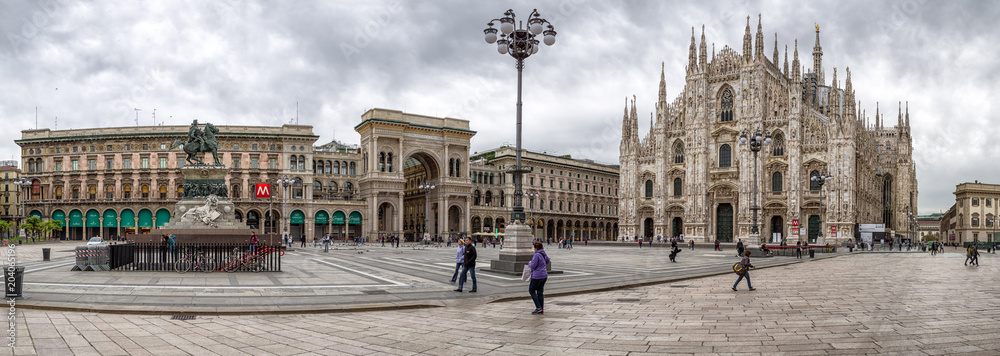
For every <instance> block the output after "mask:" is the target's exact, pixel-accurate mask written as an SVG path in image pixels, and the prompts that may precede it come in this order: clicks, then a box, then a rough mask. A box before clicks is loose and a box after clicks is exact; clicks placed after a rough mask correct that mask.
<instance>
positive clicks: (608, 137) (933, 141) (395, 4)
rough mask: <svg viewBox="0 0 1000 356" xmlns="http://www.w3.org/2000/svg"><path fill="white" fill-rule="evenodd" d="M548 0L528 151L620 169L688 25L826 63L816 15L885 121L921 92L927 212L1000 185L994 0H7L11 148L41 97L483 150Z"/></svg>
mask: <svg viewBox="0 0 1000 356" xmlns="http://www.w3.org/2000/svg"><path fill="white" fill-rule="evenodd" d="M536 7H537V8H538V10H539V12H541V13H542V15H543V16H544V17H546V18H547V19H548V20H550V21H551V22H552V23H553V24H554V25H555V27H556V31H558V33H559V34H558V36H557V41H556V44H555V46H552V47H543V48H542V49H541V51H540V52H539V53H538V54H537V55H535V56H532V57H531V58H529V59H528V60H527V66H526V68H525V71H524V75H525V77H524V79H525V81H524V120H525V121H524V130H525V131H524V142H525V143H524V145H525V148H528V149H531V150H537V151H546V152H549V153H558V154H572V155H573V156H574V157H583V158H590V159H594V160H596V161H598V162H604V163H612V164H616V163H617V161H618V142H619V139H620V136H619V135H620V131H621V123H620V120H621V112H622V105H623V101H624V98H625V97H626V96H631V95H633V94H634V95H636V96H637V98H638V104H639V108H640V109H639V112H640V117H646V116H648V115H649V112H650V111H652V110H653V101H654V100H655V98H656V95H657V83H658V81H659V74H660V63H661V62H665V65H666V78H667V91H668V96H669V97H670V98H673V97H674V96H676V95H677V93H678V92H680V90H681V88H682V86H683V80H684V66H685V65H686V64H687V54H688V44H689V41H690V37H691V27H692V26H695V27H698V28H699V29H700V27H701V25H703V24H704V25H705V28H706V32H707V39H708V42H710V43H714V44H715V47H716V49H717V50H721V49H722V47H723V46H725V45H729V46H731V47H734V48H737V49H739V48H741V46H742V36H743V31H744V26H745V25H746V17H747V16H751V17H752V18H753V22H752V27H753V29H754V31H755V30H756V25H757V14H762V15H763V28H764V32H765V34H766V35H765V36H764V37H765V41H764V43H765V49H766V50H765V53H767V54H768V56H770V54H771V51H772V49H773V46H774V34H775V33H777V34H778V43H779V46H780V48H781V50H782V52H784V46H785V45H788V46H789V49H791V47H792V44H793V41H794V40H795V39H799V40H800V42H801V43H800V44H799V50H800V55H801V56H802V57H801V59H802V61H803V64H804V65H806V66H811V64H809V63H811V55H810V54H809V53H810V52H811V48H812V46H813V42H814V41H813V38H814V27H813V24H814V23H818V24H819V25H820V26H821V30H822V45H823V51H824V57H823V64H824V66H825V67H826V71H827V73H831V72H832V68H833V67H837V68H838V70H839V71H840V72H841V73H843V71H842V68H844V67H847V66H849V67H850V68H851V71H852V74H853V75H852V79H853V82H854V88H855V89H856V91H857V93H858V97H859V99H860V100H861V102H862V106H863V107H864V108H865V109H867V111H868V113H869V115H872V113H873V112H874V111H875V102H876V101H878V102H880V103H882V108H883V109H889V110H890V112H889V113H887V115H886V116H887V117H891V118H892V119H891V120H890V122H891V123H895V120H894V118H895V112H894V111H893V110H895V108H896V106H897V102H899V101H909V105H910V116H911V124H912V126H913V135H914V149H915V153H914V159H915V160H916V162H917V179H918V180H919V184H920V213H922V214H923V213H933V212H939V211H941V210H943V209H947V207H948V206H950V205H951V204H952V203H953V196H952V194H951V192H952V191H953V190H954V187H955V185H956V184H958V183H961V182H969V181H973V180H977V179H978V180H980V181H987V182H993V183H1000V182H998V181H997V180H996V178H995V177H997V176H998V174H1000V168H998V167H1000V164H997V163H994V162H1000V145H997V144H996V143H993V144H989V143H988V142H996V140H997V138H998V137H1000V125H998V124H991V121H989V120H990V119H991V117H992V118H995V117H996V116H995V115H993V114H992V113H993V112H994V111H993V110H992V109H993V108H995V107H996V104H994V101H995V100H989V95H990V94H989V93H998V92H1000V90H998V89H1000V80H998V79H1000V78H998V77H1000V76H998V73H1000V68H998V66H1000V61H997V60H996V58H998V55H1000V53H998V52H1000V50H998V48H1000V46H997V44H998V43H1000V31H997V29H996V24H995V22H996V21H995V20H996V19H997V18H1000V6H998V5H997V3H994V2H979V1H949V2H944V1H927V0H898V1H884V2H881V1H880V2H870V1H839V2H829V3H828V4H819V3H818V2H800V1H789V2H775V1H763V2H761V1H691V2H672V1H671V2H668V1H629V2H621V1H597V0H561V1H541V2H539V1H509V2H499V1H487V2H481V1H480V2H472V1H433V2H432V1H351V2H347V1H315V2H312V1H294V2H292V1H251V0H218V1H183V0H177V1H76V0H41V1H27V0H10V1H3V2H0V30H2V31H3V34H4V36H3V38H2V40H0V117H2V118H3V122H4V123H5V124H6V126H7V127H8V129H7V130H2V131H0V159H11V158H13V159H17V158H18V157H19V153H18V152H19V150H18V148H17V146H16V145H15V144H14V143H13V140H15V139H17V138H19V137H20V133H19V130H22V129H30V128H34V127H36V119H35V118H36V114H35V112H36V107H37V112H38V115H37V116H38V119H37V127H39V128H58V129H71V128H72V129H78V128H92V127H109V126H132V125H136V111H134V110H133V109H134V108H139V109H141V111H139V112H138V125H143V126H148V125H153V124H154V118H153V115H152V114H153V111H154V109H155V112H156V117H155V124H161V123H162V124H164V125H187V124H188V123H190V122H191V120H192V119H199V120H201V121H202V122H213V123H216V124H223V125H242V124H246V125H281V124H284V123H288V122H289V121H290V120H292V119H293V118H295V116H296V103H298V120H299V123H300V124H306V125H313V126H314V131H315V133H316V134H317V135H319V136H320V143H322V142H328V141H330V140H331V139H337V140H340V141H344V142H347V143H357V142H358V141H359V138H358V136H357V134H356V133H355V132H354V131H353V127H354V125H356V124H357V123H358V122H359V118H360V115H361V114H362V113H363V112H364V111H365V110H367V109H369V108H372V107H381V108H391V109H399V110H403V111H406V112H411V113H418V114H425V115H433V116H451V117H457V118H462V119H467V120H470V121H471V125H472V128H473V129H474V130H476V131H478V132H479V134H477V135H476V137H475V139H474V141H473V151H479V150H484V149H488V148H491V147H495V146H498V145H501V144H504V143H513V137H514V132H513V122H514V108H515V107H514V102H515V93H516V91H515V90H516V71H515V69H514V60H513V59H512V58H510V57H509V56H501V55H499V54H498V53H497V52H496V47H495V46H494V45H488V44H486V43H485V42H484V41H483V33H482V29H483V28H485V25H486V23H487V22H488V21H489V20H490V19H492V18H497V17H500V16H501V15H502V13H503V11H504V10H506V9H508V8H512V9H514V10H515V12H516V13H517V15H518V18H519V19H526V18H527V15H528V14H529V13H530V12H531V9H532V8H536ZM709 47H710V48H709V49H711V46H709ZM789 57H791V55H789ZM827 77H828V80H829V77H830V75H829V74H828V75H827ZM57 117H58V120H56V118H57ZM640 122H641V123H640V129H641V130H648V121H646V120H644V119H643V120H640ZM990 137H993V139H990ZM991 140H992V141H991Z"/></svg>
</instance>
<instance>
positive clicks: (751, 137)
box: [740, 127, 771, 243]
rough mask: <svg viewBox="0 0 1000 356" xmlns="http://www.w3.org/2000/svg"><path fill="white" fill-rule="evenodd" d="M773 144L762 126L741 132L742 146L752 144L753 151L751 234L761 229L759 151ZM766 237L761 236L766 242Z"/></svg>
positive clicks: (762, 241) (751, 149)
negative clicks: (758, 184)
mask: <svg viewBox="0 0 1000 356" xmlns="http://www.w3.org/2000/svg"><path fill="white" fill-rule="evenodd" d="M769 144H771V134H766V135H764V136H761V133H760V128H759V127H758V128H757V129H756V130H755V132H754V133H752V134H751V133H750V130H743V133H742V134H740V146H747V145H749V146H750V152H753V203H752V205H751V206H750V210H752V211H753V228H752V229H751V230H750V234H751V235H753V234H759V233H760V229H758V228H757V211H758V210H760V206H758V205H757V153H758V152H760V149H761V148H762V147H764V146H767V145H769ZM764 241H765V240H764V238H761V241H760V242H761V243H764Z"/></svg>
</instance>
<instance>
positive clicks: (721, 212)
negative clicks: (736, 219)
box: [715, 203, 733, 242]
mask: <svg viewBox="0 0 1000 356" xmlns="http://www.w3.org/2000/svg"><path fill="white" fill-rule="evenodd" d="M715 238H716V239H717V240H719V241H722V242H733V205H732V204H729V203H726V204H719V207H718V208H716V210H715Z"/></svg>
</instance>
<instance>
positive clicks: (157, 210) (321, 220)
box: [15, 125, 367, 239]
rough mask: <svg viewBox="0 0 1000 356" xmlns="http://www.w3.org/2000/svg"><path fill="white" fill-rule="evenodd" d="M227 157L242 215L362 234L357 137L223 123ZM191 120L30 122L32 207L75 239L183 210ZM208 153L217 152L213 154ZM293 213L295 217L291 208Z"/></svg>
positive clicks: (264, 226) (260, 224)
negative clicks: (59, 126)
mask: <svg viewBox="0 0 1000 356" xmlns="http://www.w3.org/2000/svg"><path fill="white" fill-rule="evenodd" d="M219 129H220V130H221V134H220V135H218V136H217V139H218V142H219V145H220V149H219V153H220V155H221V157H220V158H221V159H222V162H223V163H224V164H225V165H226V166H228V167H229V168H231V171H230V173H229V174H228V176H227V177H226V186H227V188H228V189H229V197H230V199H231V200H232V201H233V203H234V204H235V207H236V218H237V219H238V220H241V221H245V222H246V223H247V225H249V226H250V227H251V228H254V229H259V230H260V231H261V232H279V233H284V232H287V233H289V234H291V235H292V236H300V235H301V234H306V235H307V236H315V235H321V234H324V233H326V232H331V233H333V234H334V235H335V236H338V237H344V236H348V237H350V236H358V235H360V234H362V229H361V226H362V223H363V222H364V220H365V218H366V217H367V215H366V211H367V210H366V209H365V202H364V201H363V200H360V199H359V192H358V177H359V172H360V171H359V168H358V166H359V164H360V160H359V158H360V156H359V155H358V153H357V152H358V147H356V146H349V145H344V144H341V143H338V142H331V143H327V144H324V145H319V146H314V144H315V142H316V140H317V138H318V136H316V135H314V134H313V132H312V127H310V126H303V125H283V126H281V127H261V126H219ZM187 132H188V126H136V127H113V128H99V129H78V130H49V129H37V130H25V131H22V137H21V139H20V140H16V141H15V143H17V144H18V145H20V146H21V157H22V158H21V161H22V164H23V167H25V169H24V172H23V175H24V177H26V178H28V179H30V180H31V181H32V184H31V186H30V187H28V189H27V192H28V194H25V195H24V198H25V211H27V212H28V215H29V216H38V217H41V218H42V219H44V220H48V219H56V220H61V221H63V223H64V226H66V229H65V230H64V231H63V232H62V233H61V234H62V235H63V236H65V237H68V238H71V239H82V238H85V237H89V236H96V235H100V236H105V237H107V236H113V235H125V234H131V233H148V232H149V231H150V230H152V229H153V228H155V227H159V226H162V225H163V224H165V223H167V222H169V221H170V220H171V219H173V218H175V217H174V216H172V214H173V213H174V211H173V208H174V204H175V203H176V202H177V201H178V200H179V199H180V197H181V196H182V194H183V190H182V184H183V183H184V178H183V177H182V176H181V175H180V174H179V172H178V168H180V167H183V165H184V157H185V156H186V155H185V154H184V153H183V152H182V151H181V150H179V149H177V150H170V149H169V147H170V145H171V144H172V143H173V141H174V140H177V139H180V140H181V141H183V140H184V139H186V137H187ZM206 161H209V162H210V160H207V159H206ZM282 177H287V178H288V179H290V180H292V181H293V182H292V183H291V184H288V185H287V187H281V186H279V185H276V186H275V188H273V193H274V198H272V199H260V198H256V197H255V194H254V189H253V188H254V187H255V186H256V184H258V183H272V184H275V182H276V180H277V179H278V178H282ZM285 216H287V218H282V217H285Z"/></svg>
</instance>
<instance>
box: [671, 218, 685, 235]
mask: <svg viewBox="0 0 1000 356" xmlns="http://www.w3.org/2000/svg"><path fill="white" fill-rule="evenodd" d="M683 233H684V225H683V222H682V220H681V218H679V217H676V218H674V220H673V221H671V222H670V237H679V236H681V234H683Z"/></svg>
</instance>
